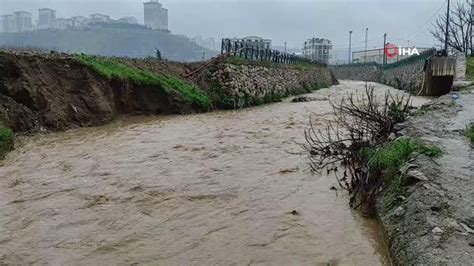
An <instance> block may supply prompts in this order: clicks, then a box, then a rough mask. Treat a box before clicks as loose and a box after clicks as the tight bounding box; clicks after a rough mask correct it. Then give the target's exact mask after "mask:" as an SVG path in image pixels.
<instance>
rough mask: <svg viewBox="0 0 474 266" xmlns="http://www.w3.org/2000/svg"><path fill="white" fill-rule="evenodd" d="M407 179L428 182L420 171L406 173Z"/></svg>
mask: <svg viewBox="0 0 474 266" xmlns="http://www.w3.org/2000/svg"><path fill="white" fill-rule="evenodd" d="M406 177H408V178H411V179H413V180H415V181H428V177H426V175H425V174H423V173H422V172H420V171H418V170H410V171H408V172H407V173H406Z"/></svg>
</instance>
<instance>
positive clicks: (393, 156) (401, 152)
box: [363, 137, 443, 209]
mask: <svg viewBox="0 0 474 266" xmlns="http://www.w3.org/2000/svg"><path fill="white" fill-rule="evenodd" d="M414 154H423V155H426V156H428V157H431V158H434V157H439V156H441V155H442V154H443V151H442V150H441V149H440V148H439V147H436V146H431V145H427V144H425V143H424V142H422V141H421V140H419V139H412V138H407V137H404V138H400V139H396V140H394V141H391V142H389V143H387V145H386V146H384V147H379V148H375V147H374V148H369V149H365V150H363V157H365V158H366V161H367V162H368V163H367V165H368V167H369V174H370V175H371V176H378V177H379V178H380V179H381V182H382V183H383V187H384V188H385V190H386V196H385V197H384V202H383V206H384V208H386V209H392V208H393V207H395V206H397V201H398V200H399V196H406V195H405V194H406V191H407V188H408V186H410V185H411V184H412V183H413V180H409V179H408V177H407V176H405V175H404V173H401V172H400V169H401V168H402V166H403V165H404V164H405V163H407V162H408V161H409V159H411V158H412V157H413V155H414Z"/></svg>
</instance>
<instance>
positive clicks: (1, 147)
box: [0, 126, 14, 160]
mask: <svg viewBox="0 0 474 266" xmlns="http://www.w3.org/2000/svg"><path fill="white" fill-rule="evenodd" d="M13 139H14V135H13V132H12V130H11V129H9V128H6V127H3V126H0V160H3V159H4V158H5V155H6V154H7V153H8V152H9V151H11V150H13Z"/></svg>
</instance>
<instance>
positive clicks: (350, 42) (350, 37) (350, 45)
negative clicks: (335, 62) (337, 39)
mask: <svg viewBox="0 0 474 266" xmlns="http://www.w3.org/2000/svg"><path fill="white" fill-rule="evenodd" d="M351 53H352V31H349V62H348V64H349V65H350V64H351V63H352V62H351V56H352V55H351Z"/></svg>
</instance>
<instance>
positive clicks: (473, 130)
mask: <svg viewBox="0 0 474 266" xmlns="http://www.w3.org/2000/svg"><path fill="white" fill-rule="evenodd" d="M464 135H465V136H466V137H467V138H468V139H469V141H471V143H472V144H474V123H471V124H470V125H468V126H466V132H465V133H464Z"/></svg>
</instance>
